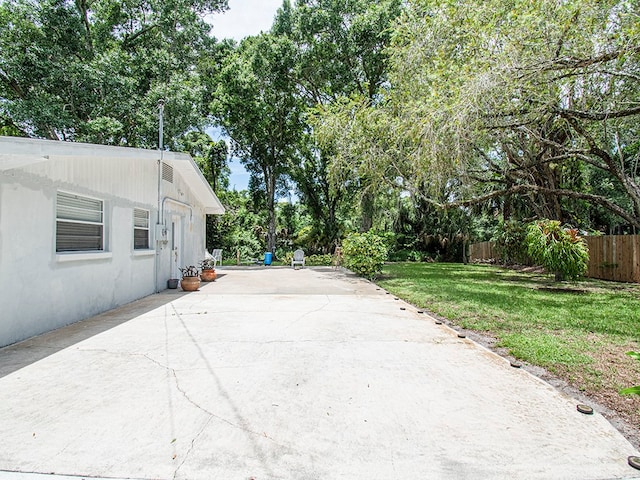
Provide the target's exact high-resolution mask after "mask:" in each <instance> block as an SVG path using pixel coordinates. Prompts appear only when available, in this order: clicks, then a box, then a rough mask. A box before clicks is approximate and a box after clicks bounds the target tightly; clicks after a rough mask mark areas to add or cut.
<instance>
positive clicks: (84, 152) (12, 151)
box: [0, 136, 225, 215]
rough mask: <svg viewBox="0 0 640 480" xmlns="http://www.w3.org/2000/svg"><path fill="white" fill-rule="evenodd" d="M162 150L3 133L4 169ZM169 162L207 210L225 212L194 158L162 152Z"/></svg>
mask: <svg viewBox="0 0 640 480" xmlns="http://www.w3.org/2000/svg"><path fill="white" fill-rule="evenodd" d="M159 155H160V152H159V151H158V150H147V149H143V148H131V147H115V146H110V145H95V144H90V143H75V142H62V141H57V140H42V139H32V138H21V137H2V136H0V171H2V170H10V169H14V168H22V167H26V166H28V165H32V164H34V163H40V162H47V161H49V160H51V159H53V158H77V157H83V158H130V159H134V160H135V159H141V160H143V159H144V160H149V159H153V160H159V158H160V156H159ZM162 157H163V159H164V160H165V161H168V162H170V163H171V164H172V165H173V166H174V168H177V169H178V171H179V172H180V174H181V175H182V177H183V178H184V180H185V182H186V183H187V184H188V185H189V188H191V189H192V190H193V192H194V194H195V196H196V198H197V199H198V201H199V202H201V203H202V205H203V206H204V209H205V213H209V214H218V215H221V214H223V213H224V212H225V209H224V207H223V206H222V204H221V203H220V200H219V199H218V197H217V196H216V194H215V193H214V192H213V190H212V189H211V186H210V185H209V182H207V180H206V179H205V178H204V176H203V175H202V172H200V169H199V168H198V166H197V165H196V163H195V162H194V161H193V159H192V158H191V156H189V155H187V154H184V153H175V152H167V151H165V152H162Z"/></svg>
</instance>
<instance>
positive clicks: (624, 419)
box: [555, 335, 640, 446]
mask: <svg viewBox="0 0 640 480" xmlns="http://www.w3.org/2000/svg"><path fill="white" fill-rule="evenodd" d="M589 340H590V341H592V342H593V344H594V345H596V347H595V349H594V350H593V351H591V352H589V356H590V357H592V358H593V360H594V361H593V363H592V364H590V365H588V367H587V368H571V369H569V368H568V367H567V366H561V367H559V368H557V371H556V372H555V373H556V375H557V376H558V377H559V378H561V379H562V380H564V381H565V382H567V383H568V384H569V385H571V386H572V387H574V388H577V389H578V390H579V391H580V392H582V393H583V394H584V395H585V396H587V397H588V398H590V399H592V400H593V401H595V402H596V403H597V404H598V405H600V406H602V407H605V409H606V410H605V411H603V412H601V413H603V415H605V417H607V418H608V419H609V421H611V422H612V423H614V424H615V425H616V426H617V427H618V429H619V430H621V431H622V433H623V434H625V436H626V437H627V438H628V439H629V440H631V441H632V443H633V444H634V445H636V446H638V445H640V396H638V395H620V394H619V393H618V391H619V390H621V389H622V388H626V387H631V386H633V385H638V384H640V362H638V361H637V360H634V359H633V358H631V357H630V356H628V355H626V354H625V353H626V352H628V351H630V350H635V351H637V350H638V349H639V345H638V344H637V343H636V342H626V343H623V344H618V345H616V344H606V345H604V344H602V341H601V340H602V339H600V338H598V337H597V336H596V335H592V336H591V338H589ZM629 378H634V379H635V382H633V383H631V384H629Z"/></svg>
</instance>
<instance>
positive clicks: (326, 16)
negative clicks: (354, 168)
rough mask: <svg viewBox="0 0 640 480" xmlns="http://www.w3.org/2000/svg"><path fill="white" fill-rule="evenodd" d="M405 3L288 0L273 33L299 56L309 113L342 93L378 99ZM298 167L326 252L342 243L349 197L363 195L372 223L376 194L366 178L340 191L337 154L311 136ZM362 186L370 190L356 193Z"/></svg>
mask: <svg viewBox="0 0 640 480" xmlns="http://www.w3.org/2000/svg"><path fill="white" fill-rule="evenodd" d="M401 8H402V1H401V0H384V1H379V2H370V1H367V0H356V1H353V0H297V1H296V2H295V4H292V3H291V2H290V1H288V0H285V1H284V2H283V6H282V8H281V9H280V10H279V11H278V15H277V16H276V19H275V22H274V25H273V28H272V32H273V33H274V34H276V35H284V36H286V37H287V38H289V39H291V41H292V42H293V43H294V44H295V46H296V48H297V51H298V59H297V65H296V77H297V82H298V85H299V92H300V94H301V95H302V99H303V100H304V102H305V104H306V105H307V106H308V107H309V108H316V107H317V106H319V105H327V104H329V103H332V102H334V101H335V100H336V99H337V98H338V97H340V96H350V95H353V94H358V95H361V96H363V97H366V98H368V99H369V100H370V101H372V102H373V101H375V98H376V95H377V94H378V93H379V90H380V88H381V86H382V85H383V83H384V82H385V80H386V78H387V77H386V74H387V54H386V52H385V48H386V47H387V46H388V45H389V43H390V38H391V36H390V32H391V30H390V26H391V25H392V23H393V21H394V20H395V19H396V18H397V17H398V16H399V15H400V12H401ZM300 153H301V155H300V156H299V162H298V163H297V164H296V165H295V166H294V168H293V169H292V176H293V178H294V179H295V181H296V185H297V187H298V190H299V194H300V198H301V201H302V202H303V203H304V204H305V205H306V206H307V208H309V210H310V212H312V216H313V218H314V219H315V222H314V223H315V229H316V230H317V232H318V236H319V239H322V241H323V243H324V244H325V248H326V249H328V248H331V246H332V245H335V244H336V243H337V242H338V238H339V236H340V232H341V227H340V224H339V223H340V222H339V218H338V217H339V215H338V211H339V208H340V205H341V203H342V202H343V201H344V200H345V198H348V196H349V194H353V193H359V194H360V197H361V210H362V213H363V215H362V229H363V230H368V229H369V228H370V227H371V224H372V211H371V208H369V207H370V206H371V205H372V204H373V196H374V193H373V191H372V189H371V188H367V187H368V184H367V182H366V179H365V178H359V179H357V181H356V182H355V183H353V182H352V184H351V188H346V186H342V187H341V188H334V187H333V186H332V185H331V184H330V181H329V170H328V165H329V163H330V160H331V158H332V157H333V155H334V149H333V147H332V146H331V145H329V144H328V143H327V142H325V143H324V144H323V145H320V144H318V143H315V141H314V137H313V136H311V135H308V136H306V137H305V145H304V146H303V147H302V148H301V150H300ZM356 183H357V184H359V185H361V186H363V187H364V188H361V189H360V188H353V187H355V185H356Z"/></svg>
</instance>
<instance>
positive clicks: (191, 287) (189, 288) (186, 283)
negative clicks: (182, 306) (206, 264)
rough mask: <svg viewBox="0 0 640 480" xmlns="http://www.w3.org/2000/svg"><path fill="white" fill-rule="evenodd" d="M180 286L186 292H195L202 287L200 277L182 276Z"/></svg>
mask: <svg viewBox="0 0 640 480" xmlns="http://www.w3.org/2000/svg"><path fill="white" fill-rule="evenodd" d="M180 286H181V287H182V290H184V291H185V292H195V291H196V290H198V288H200V277H182V280H181V281H180Z"/></svg>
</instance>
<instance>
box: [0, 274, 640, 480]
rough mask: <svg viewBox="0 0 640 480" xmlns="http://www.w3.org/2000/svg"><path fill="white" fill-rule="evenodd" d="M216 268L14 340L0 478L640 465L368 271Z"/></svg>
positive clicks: (571, 404) (584, 479)
mask: <svg viewBox="0 0 640 480" xmlns="http://www.w3.org/2000/svg"><path fill="white" fill-rule="evenodd" d="M219 273H220V274H221V275H220V278H219V279H218V280H217V281H216V282H215V283H211V284H204V286H203V287H202V288H201V290H200V291H198V292H194V293H190V294H184V293H182V292H180V291H175V290H174V291H167V292H164V293H162V294H159V295H153V296H151V297H148V298H146V299H143V300H141V301H138V302H135V303H133V304H130V305H127V306H125V307H123V308H120V309H117V310H114V311H111V312H108V313H105V314H103V315H100V316H97V317H94V318H91V319H89V320H87V321H85V322H81V323H78V324H75V325H73V326H70V327H67V328H63V329H61V330H58V331H55V332H52V333H49V334H46V335H42V336H40V337H37V338H34V339H32V340H29V341H26V342H23V343H21V344H18V345H15V346H12V347H8V348H4V349H1V350H0V478H1V479H11V480H14V479H15V480H25V479H38V480H48V479H51V480H54V479H55V480H58V479H59V478H70V479H71V478H73V479H74V480H77V478H78V477H80V478H89V477H90V478H97V477H100V478H110V479H115V478H117V479H162V480H165V479H189V480H199V479H203V480H211V479H224V480H227V479H238V480H247V479H255V480H264V479H320V480H324V479H366V480H372V479H381V480H382V479H385V480H386V479H402V480H406V479H509V480H512V479H580V480H589V479H592V480H596V479H598V480H604V479H631V478H640V471H638V470H635V469H633V468H632V467H630V466H629V465H628V464H627V457H628V456H630V455H638V452H637V451H636V450H635V448H634V447H633V446H632V445H631V444H630V443H629V442H627V441H626V440H625V439H624V438H623V437H622V436H621V435H620V434H619V433H618V432H617V431H616V430H615V429H614V428H613V427H612V426H611V425H610V424H609V423H608V422H607V421H606V420H605V419H604V418H603V417H602V416H601V415H599V414H597V413H596V414H595V415H584V414H581V413H579V412H577V410H576V403H577V402H576V401H575V400H573V399H571V398H569V397H567V396H565V395H564V394H561V393H559V392H558V391H556V390H555V389H554V388H552V387H551V386H549V385H547V384H546V383H544V382H542V381H541V380H539V379H537V378H535V377H533V376H531V375H530V374H528V373H527V372H525V371H523V370H522V369H515V368H512V367H510V365H509V363H508V362H507V361H506V360H504V359H502V358H500V357H498V356H496V355H494V354H493V353H490V352H489V351H488V350H486V349H484V348H483V347H481V346H479V345H477V344H475V343H473V342H472V341H470V340H468V339H465V338H458V336H457V334H456V332H454V331H452V330H450V329H449V328H447V327H446V326H442V325H435V323H434V321H433V319H432V318H430V317H428V316H426V315H424V314H419V313H417V311H416V309H415V308H413V307H411V306H410V305H407V304H404V303H403V302H401V301H397V300H394V298H393V296H392V295H388V294H386V293H385V292H384V291H383V290H379V289H377V288H376V286H375V285H373V284H371V283H369V282H366V281H363V280H360V279H357V278H354V277H353V276H350V275H346V274H343V273H340V272H336V271H334V270H332V269H329V268H326V269H322V268H321V269H310V268H305V269H303V270H297V271H293V270H291V269H290V268H273V267H272V268H268V267H259V268H246V269H235V268H226V269H225V268H223V269H220V270H219ZM18 472H21V473H18ZM50 474H56V475H50Z"/></svg>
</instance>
